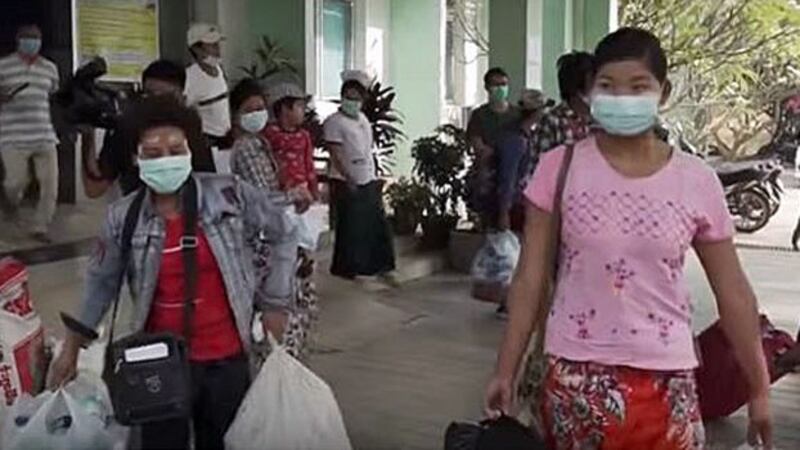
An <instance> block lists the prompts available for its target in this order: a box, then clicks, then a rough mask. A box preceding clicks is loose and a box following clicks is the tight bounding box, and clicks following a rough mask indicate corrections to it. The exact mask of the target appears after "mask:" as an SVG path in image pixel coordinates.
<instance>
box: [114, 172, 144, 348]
mask: <svg viewBox="0 0 800 450" xmlns="http://www.w3.org/2000/svg"><path fill="white" fill-rule="evenodd" d="M146 194H147V189H146V188H144V187H142V188H139V191H138V192H137V193H136V197H134V199H133V202H131V205H130V206H129V207H128V212H127V213H125V224H124V225H123V227H122V238H121V241H120V260H121V261H122V271H121V272H120V275H119V278H120V279H119V286H120V289H121V288H122V283H123V282H124V281H125V274H127V273H128V264H129V263H130V261H129V259H130V254H131V239H132V238H133V232H134V231H136V225H137V224H138V223H139V214H140V212H141V211H142V203H144V198H145V195H146ZM118 312H119V292H117V297H116V298H115V299H114V307H113V310H112V312H111V325H110V327H109V330H108V345H107V346H106V352H108V351H109V349H110V348H111V344H112V343H113V342H114V325H115V324H116V322H117V314H118Z"/></svg>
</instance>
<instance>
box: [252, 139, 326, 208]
mask: <svg viewBox="0 0 800 450" xmlns="http://www.w3.org/2000/svg"><path fill="white" fill-rule="evenodd" d="M264 137H266V138H267V140H268V141H269V144H270V147H272V154H273V155H275V159H276V161H277V162H278V167H279V168H280V181H281V188H282V189H284V190H289V189H292V188H295V187H297V186H306V187H307V188H308V191H309V192H311V195H313V196H314V198H318V197H319V195H318V193H319V192H318V188H317V173H316V171H315V170H314V144H313V143H312V142H311V135H310V134H308V131H306V130H304V129H302V128H301V129H298V130H297V131H284V130H282V129H281V127H280V126H279V125H278V124H275V123H272V124H269V125H267V127H266V128H265V129H264Z"/></svg>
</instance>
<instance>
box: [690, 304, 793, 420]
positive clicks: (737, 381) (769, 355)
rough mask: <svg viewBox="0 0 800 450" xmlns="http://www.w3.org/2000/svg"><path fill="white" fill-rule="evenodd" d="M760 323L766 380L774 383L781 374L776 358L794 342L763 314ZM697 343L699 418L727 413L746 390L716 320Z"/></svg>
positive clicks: (739, 404)
mask: <svg viewBox="0 0 800 450" xmlns="http://www.w3.org/2000/svg"><path fill="white" fill-rule="evenodd" d="M760 325H761V343H762V344H763V345H764V356H765V357H766V359H767V367H768V369H769V374H770V381H771V382H773V383H774V382H775V381H777V380H778V379H780V378H781V377H782V376H783V375H785V373H782V372H781V371H779V370H777V367H776V365H775V361H776V359H777V357H778V356H780V355H781V354H782V353H783V352H785V351H787V350H789V349H790V348H792V347H793V346H794V343H795V342H794V339H792V336H791V335H789V333H786V332H784V331H781V330H778V329H776V328H775V326H774V325H772V323H771V322H770V321H769V319H768V318H767V316H765V315H762V316H760ZM697 344H698V353H699V358H700V367H699V368H698V369H697V371H696V372H695V373H696V376H697V393H698V395H699V397H700V411H701V413H702V415H703V420H714V419H718V418H722V417H726V416H729V415H731V414H733V413H734V412H736V410H738V409H739V408H741V407H742V406H744V405H745V404H746V403H747V401H748V399H749V396H750V390H749V387H748V383H747V379H746V378H745V375H744V372H743V371H742V369H741V367H740V366H739V363H738V361H736V356H735V354H734V351H733V348H731V344H730V342H729V341H728V338H727V336H726V335H725V332H724V331H723V329H722V325H721V323H720V322H719V321H717V322H715V323H714V324H713V325H711V326H710V327H709V328H707V329H706V330H705V331H703V332H702V333H701V334H700V335H699V336H698V338H697Z"/></svg>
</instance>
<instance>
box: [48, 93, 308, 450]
mask: <svg viewBox="0 0 800 450" xmlns="http://www.w3.org/2000/svg"><path fill="white" fill-rule="evenodd" d="M195 114H196V113H195V112H194V111H193V110H191V109H188V108H186V107H184V106H181V105H180V104H178V103H177V102H176V101H175V100H174V99H170V98H165V97H154V98H148V99H146V100H144V101H143V102H142V103H140V104H139V105H137V107H136V108H134V111H133V112H132V115H130V116H128V118H129V119H131V120H135V121H136V123H137V126H136V130H137V133H136V138H137V139H138V157H137V162H138V165H139V168H140V174H141V175H140V176H141V178H142V180H143V181H144V183H145V184H146V188H143V190H141V191H139V192H137V193H134V194H131V195H129V196H127V197H125V198H123V199H121V200H119V201H118V202H116V203H114V204H113V205H111V207H110V208H109V214H108V217H107V219H106V223H105V225H104V227H103V231H102V234H101V237H100V240H99V243H98V247H97V250H96V251H95V253H94V255H93V257H92V259H91V262H90V265H89V269H88V271H87V280H86V289H85V294H84V299H83V302H82V305H81V308H80V311H79V314H78V316H77V319H69V318H68V319H67V320H65V323H66V324H67V325H68V332H67V338H66V342H65V344H64V349H63V351H62V352H61V354H60V355H59V356H58V358H57V360H56V362H55V364H54V368H53V372H52V374H51V376H50V380H49V385H50V386H51V387H57V386H60V385H62V384H63V383H64V382H65V381H67V380H69V379H71V378H72V377H74V376H75V371H76V362H77V356H78V353H79V350H80V348H81V346H83V345H85V344H86V343H88V341H89V340H90V339H91V338H94V337H96V334H94V331H93V330H94V329H95V328H96V327H97V326H98V324H99V323H100V322H101V321H102V319H103V317H104V316H105V314H106V312H107V311H108V309H109V307H110V306H111V305H112V303H114V311H115V312H116V309H117V308H116V301H115V299H117V298H118V296H119V291H120V288H121V285H122V280H123V277H124V275H125V274H126V273H127V278H128V284H129V285H130V288H131V294H132V295H131V296H132V299H133V313H132V320H131V322H132V325H133V331H134V335H133V336H132V337H130V338H125V339H123V340H121V341H117V342H114V343H113V345H111V346H110V348H111V357H110V358H108V359H107V367H106V371H107V375H108V377H107V378H106V381H107V383H108V384H109V390H110V391H111V396H112V400H113V402H114V408H115V413H116V415H117V417H118V418H119V417H120V416H121V415H124V417H125V418H126V419H127V420H128V421H129V422H130V423H132V424H141V425H142V447H143V448H145V449H155V448H188V447H189V436H190V431H189V430H190V422H191V423H193V425H194V427H193V428H194V436H195V445H194V448H196V449H216V448H222V447H223V436H224V433H225V431H226V429H227V428H228V426H229V425H230V423H231V422H232V421H233V418H234V415H235V414H236V411H237V409H238V407H239V404H240V403H241V401H242V399H243V398H244V395H245V393H246V392H247V389H248V387H249V384H250V370H249V362H248V357H249V353H250V349H251V341H252V337H251V333H252V332H251V329H252V328H251V320H252V317H253V314H254V309H255V308H259V309H262V310H263V311H265V319H264V328H265V331H270V332H272V333H273V334H275V335H278V336H280V335H282V333H283V327H284V326H285V321H286V311H287V310H288V309H290V308H291V299H292V284H293V273H294V260H295V252H296V248H297V243H296V239H295V224H294V221H293V220H292V219H291V218H290V217H289V216H288V215H287V213H286V209H285V208H283V207H280V206H277V205H275V204H274V203H273V202H272V201H271V200H270V199H269V197H268V196H267V195H265V194H262V193H260V192H258V191H257V190H256V189H254V188H253V187H251V186H249V185H247V184H245V183H242V182H240V181H238V180H237V179H236V178H235V177H233V176H226V175H198V174H193V173H192V170H191V149H189V148H188V145H187V143H186V129H187V128H186V127H187V124H189V123H191V120H192V119H193V118H194V115H195ZM191 216H194V217H193V218H191V219H189V217H191ZM126 224H127V225H126ZM131 224H132V225H131ZM253 233H261V234H262V235H263V236H265V239H266V240H267V242H268V243H269V245H270V247H271V249H272V252H271V253H270V261H269V263H270V267H271V268H272V271H271V272H270V279H269V282H268V283H267V286H268V289H269V290H268V292H267V295H265V296H264V297H262V298H261V301H259V302H256V301H255V300H254V298H255V297H254V274H253V266H252V261H251V258H250V254H251V252H250V250H249V249H248V247H247V246H248V244H247V242H248V241H247V236H248V235H251V234H253ZM187 290H188V291H187ZM187 292H188V293H187ZM191 292H194V293H196V295H191ZM112 329H113V328H112ZM153 336H160V337H163V342H157V343H155V344H152V345H139V346H135V345H131V346H126V345H125V344H127V343H128V342H134V343H135V342H139V343H141V342H147V341H148V339H150V338H151V337H153ZM170 336H177V337H179V338H180V339H176V338H172V339H170V338H169V337H170ZM131 340H132V341H131ZM184 346H185V347H186V350H185V356H183V358H184V360H185V362H184V363H183V364H184V365H185V366H186V367H187V370H186V373H187V375H188V376H187V377H186V378H188V380H186V379H185V378H181V377H182V373H181V372H182V371H181V370H180V367H181V362H180V361H176V362H175V367H176V368H177V369H176V370H173V371H164V370H162V371H159V372H158V373H155V374H151V372H146V371H143V372H136V374H137V375H142V378H143V379H142V380H141V383H139V384H144V385H145V387H146V388H147V390H146V391H136V390H135V389H137V388H138V386H131V385H126V384H125V382H126V381H128V380H126V379H124V377H120V376H119V375H120V374H123V375H124V373H125V371H126V370H133V371H136V370H139V369H137V367H136V364H137V363H142V362H147V363H148V364H153V365H154V367H155V366H157V364H159V361H164V360H165V358H167V359H171V358H173V359H174V358H177V359H179V358H180V356H181V348H183V347H184ZM176 354H177V356H176ZM109 362H111V363H112V364H111V367H109ZM131 373H134V372H131ZM187 384H188V385H189V386H190V388H189V392H188V399H182V398H181V397H182V395H183V394H182V393H180V392H179V393H177V394H175V396H176V399H177V400H176V403H177V404H178V405H180V404H181V402H182V401H184V400H185V402H186V403H188V404H189V406H188V407H187V408H186V411H185V412H184V411H176V410H171V411H170V410H165V409H164V408H163V407H162V408H161V409H156V408H152V404H148V405H144V404H142V403H141V402H142V401H143V399H142V398H136V397H137V396H136V395H131V394H130V393H131V392H133V393H136V392H142V393H143V394H153V401H154V402H156V403H158V401H159V400H161V399H159V397H158V394H157V393H159V392H164V393H166V392H167V391H168V390H169V389H168V388H175V389H177V390H180V388H181V387H183V388H184V389H185V386H184V385H187ZM175 392H177V391H175ZM123 393H128V395H127V396H124V395H123ZM171 393H173V394H174V392H171ZM140 397H141V396H140ZM159 406H163V405H159ZM177 409H178V410H180V409H181V408H180V407H177ZM182 412H183V413H182ZM159 417H160V418H162V419H163V418H165V419H163V420H162V419H159Z"/></svg>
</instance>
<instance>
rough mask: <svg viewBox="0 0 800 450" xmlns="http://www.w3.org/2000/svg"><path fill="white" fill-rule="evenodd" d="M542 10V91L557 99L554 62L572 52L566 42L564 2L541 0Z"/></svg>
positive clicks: (566, 19)
mask: <svg viewBox="0 0 800 450" xmlns="http://www.w3.org/2000/svg"><path fill="white" fill-rule="evenodd" d="M543 2H544V5H543V8H542V90H543V91H544V92H545V93H546V94H547V95H549V96H550V97H552V98H559V93H558V68H557V67H556V62H557V61H558V58H559V57H560V56H561V55H563V54H564V53H565V52H567V51H570V50H572V49H571V48H569V45H570V44H571V43H570V42H568V40H567V29H568V28H567V22H571V21H572V17H567V7H566V1H565V0H543Z"/></svg>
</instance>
